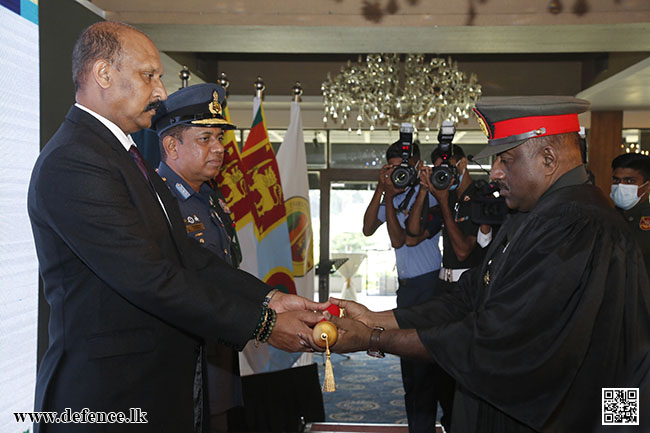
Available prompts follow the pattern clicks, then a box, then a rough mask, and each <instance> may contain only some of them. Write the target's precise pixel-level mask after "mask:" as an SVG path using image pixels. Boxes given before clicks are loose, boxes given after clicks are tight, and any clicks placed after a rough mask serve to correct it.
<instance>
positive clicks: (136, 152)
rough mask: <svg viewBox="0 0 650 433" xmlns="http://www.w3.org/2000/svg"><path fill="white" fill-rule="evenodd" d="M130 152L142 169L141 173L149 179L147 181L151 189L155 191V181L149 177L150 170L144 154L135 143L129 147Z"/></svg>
mask: <svg viewBox="0 0 650 433" xmlns="http://www.w3.org/2000/svg"><path fill="white" fill-rule="evenodd" d="M129 153H130V154H131V156H132V157H133V160H134V161H135V164H136V165H137V166H138V168H139V169H140V173H142V175H143V176H144V178H145V179H147V183H148V184H149V186H150V187H151V189H152V190H153V191H154V192H155V191H156V189H155V188H154V187H153V183H151V178H150V177H149V172H148V171H147V167H146V166H145V165H144V158H143V157H142V154H141V153H140V151H139V150H138V148H137V147H136V146H135V145H134V144H132V145H131V147H130V148H129Z"/></svg>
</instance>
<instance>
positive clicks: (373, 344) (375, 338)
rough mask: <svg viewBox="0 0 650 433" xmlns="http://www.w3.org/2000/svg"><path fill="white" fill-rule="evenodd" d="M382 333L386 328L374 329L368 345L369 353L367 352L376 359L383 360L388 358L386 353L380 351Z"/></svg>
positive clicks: (378, 327)
mask: <svg viewBox="0 0 650 433" xmlns="http://www.w3.org/2000/svg"><path fill="white" fill-rule="evenodd" d="M382 332H384V328H382V327H380V326H377V327H375V328H373V330H372V332H371V333H370V343H369V344H368V351H367V352H366V353H368V355H369V356H372V357H374V358H383V357H384V356H386V355H384V352H382V351H381V350H380V349H379V337H380V335H381V333H382Z"/></svg>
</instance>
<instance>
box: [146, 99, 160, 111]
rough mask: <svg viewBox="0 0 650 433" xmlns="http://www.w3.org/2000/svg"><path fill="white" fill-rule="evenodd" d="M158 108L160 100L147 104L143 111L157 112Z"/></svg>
mask: <svg viewBox="0 0 650 433" xmlns="http://www.w3.org/2000/svg"><path fill="white" fill-rule="evenodd" d="M158 108H160V99H156V100H155V101H152V102H150V103H149V104H147V106H146V107H145V108H144V111H149V110H158Z"/></svg>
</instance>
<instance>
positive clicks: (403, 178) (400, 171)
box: [390, 123, 418, 189]
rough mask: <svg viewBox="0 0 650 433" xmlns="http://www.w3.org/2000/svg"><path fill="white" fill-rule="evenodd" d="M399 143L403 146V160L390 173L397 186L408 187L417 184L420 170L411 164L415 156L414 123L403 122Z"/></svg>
mask: <svg viewBox="0 0 650 433" xmlns="http://www.w3.org/2000/svg"><path fill="white" fill-rule="evenodd" d="M399 144H400V145H401V147H402V162H401V163H400V165H398V166H397V167H395V169H394V170H393V172H392V173H391V175H390V180H391V181H392V182H393V185H395V188H400V189H402V188H406V187H407V186H415V185H417V183H418V172H417V170H416V169H415V167H414V166H412V165H409V159H410V158H411V157H412V156H413V125H412V124H410V123H402V125H401V126H400V128H399Z"/></svg>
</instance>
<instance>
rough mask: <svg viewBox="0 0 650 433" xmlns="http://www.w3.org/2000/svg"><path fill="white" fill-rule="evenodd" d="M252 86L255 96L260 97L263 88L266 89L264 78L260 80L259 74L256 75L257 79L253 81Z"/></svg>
mask: <svg viewBox="0 0 650 433" xmlns="http://www.w3.org/2000/svg"><path fill="white" fill-rule="evenodd" d="M253 87H255V96H257V97H258V98H262V95H263V94H264V89H266V85H265V84H264V80H262V77H260V76H259V75H258V76H257V80H255V82H254V83H253Z"/></svg>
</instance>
